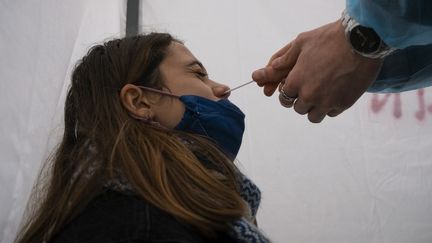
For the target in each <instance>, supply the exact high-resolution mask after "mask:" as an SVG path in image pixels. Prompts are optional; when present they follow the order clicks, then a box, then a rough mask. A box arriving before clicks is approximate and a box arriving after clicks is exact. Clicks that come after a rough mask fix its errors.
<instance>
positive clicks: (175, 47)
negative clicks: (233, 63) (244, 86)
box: [152, 42, 229, 128]
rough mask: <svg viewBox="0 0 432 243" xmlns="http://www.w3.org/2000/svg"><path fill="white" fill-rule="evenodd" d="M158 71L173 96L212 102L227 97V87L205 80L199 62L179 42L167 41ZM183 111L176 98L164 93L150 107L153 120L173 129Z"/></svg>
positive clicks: (205, 74)
mask: <svg viewBox="0 0 432 243" xmlns="http://www.w3.org/2000/svg"><path fill="white" fill-rule="evenodd" d="M159 70H160V72H161V74H162V77H163V79H164V82H165V86H166V87H167V88H168V89H169V91H170V92H171V93H172V94H175V95H177V96H182V95H196V96H201V97H204V98H207V99H210V100H215V101H216V100H219V99H220V98H227V97H228V96H229V94H224V92H225V91H227V90H228V89H229V87H228V86H226V85H223V84H220V83H217V82H215V81H213V80H211V79H209V77H208V75H207V71H206V69H205V68H204V66H203V65H202V64H201V62H199V61H198V60H197V59H196V57H194V55H193V54H192V53H191V52H190V51H189V50H188V49H187V48H186V47H185V46H184V45H183V44H181V43H178V42H172V43H171V45H170V46H169V49H168V54H167V56H166V57H165V59H164V60H163V61H162V63H161V64H160V65H159ZM184 110H185V107H184V105H183V103H182V102H181V101H180V100H179V99H177V98H174V97H169V96H164V97H163V98H162V99H160V100H159V102H157V104H155V106H153V107H152V111H153V112H154V117H153V120H155V121H157V122H159V123H160V124H161V125H163V126H165V127H168V128H174V127H175V126H176V125H177V124H178V123H179V122H180V120H181V119H182V117H183V113H184Z"/></svg>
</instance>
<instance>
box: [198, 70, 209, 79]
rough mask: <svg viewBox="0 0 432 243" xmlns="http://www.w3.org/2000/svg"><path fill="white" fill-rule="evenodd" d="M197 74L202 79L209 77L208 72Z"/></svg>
mask: <svg viewBox="0 0 432 243" xmlns="http://www.w3.org/2000/svg"><path fill="white" fill-rule="evenodd" d="M196 75H197V76H198V78H200V79H204V78H207V77H208V74H207V73H204V72H196Z"/></svg>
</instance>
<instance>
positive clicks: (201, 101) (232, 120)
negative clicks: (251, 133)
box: [174, 95, 245, 159]
mask: <svg viewBox="0 0 432 243" xmlns="http://www.w3.org/2000/svg"><path fill="white" fill-rule="evenodd" d="M179 99H180V101H182V102H183V104H184V105H185V107H186V110H185V113H184V115H183V118H182V119H181V121H180V122H179V124H177V126H176V127H175V128H174V129H176V130H181V131H185V132H190V133H194V134H199V135H203V136H206V137H208V138H210V139H211V140H212V141H213V142H215V143H216V144H217V145H218V146H219V147H220V148H221V149H222V150H223V151H224V152H225V154H226V155H227V156H228V157H229V158H230V159H235V157H236V156H237V153H238V151H239V149H240V145H241V142H242V139H243V132H244V129H245V124H244V118H245V115H244V114H243V112H242V111H241V110H240V109H239V108H238V107H237V106H236V105H234V104H233V103H231V102H230V101H229V100H228V99H221V100H218V101H213V100H209V99H206V98H203V97H200V96H194V95H184V96H180V97H179Z"/></svg>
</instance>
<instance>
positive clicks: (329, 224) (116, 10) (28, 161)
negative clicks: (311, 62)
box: [0, 0, 432, 243]
mask: <svg viewBox="0 0 432 243" xmlns="http://www.w3.org/2000/svg"><path fill="white" fill-rule="evenodd" d="M344 5H345V2H344V1H343V0H326V1H317V0H314V1H313V0H303V1H294V0H218V1H210V0H182V1H169V0H141V1H140V5H139V9H138V10H139V11H138V13H139V22H138V30H139V32H148V31H164V32H170V33H171V34H173V35H174V36H176V37H177V38H179V39H181V40H183V41H184V42H185V45H186V46H187V47H188V48H189V49H190V50H191V51H192V52H193V53H194V54H195V56H196V57H198V58H199V59H200V60H201V61H202V62H203V63H204V65H205V66H206V68H207V70H208V72H209V74H210V77H211V78H212V79H214V80H216V81H218V82H221V83H226V84H228V85H229V86H231V87H234V86H237V85H239V84H242V83H244V82H246V81H249V80H251V73H252V71H253V70H255V69H257V68H260V67H263V66H264V65H265V64H266V63H267V61H268V59H269V58H270V56H271V55H272V54H273V53H274V52H275V51H277V50H278V49H280V48H281V47H282V46H284V45H285V44H287V43H288V42H289V41H291V40H292V39H293V38H295V37H296V36H297V34H299V33H300V32H303V31H307V30H311V29H313V28H316V27H318V26H320V25H323V24H326V23H329V22H332V21H335V20H337V19H338V18H339V17H340V14H341V12H342V10H343V9H344ZM126 9H127V1H126V0H110V1H107V0H92V1H85V0H74V1H72V0H68V1H55V0H0V33H1V35H0V112H1V115H0V122H1V123H0V125H1V126H0V145H1V146H0V241H1V242H3V243H9V242H12V241H13V239H14V237H15V233H16V231H17V229H18V226H19V224H20V222H21V218H22V214H23V211H24V208H25V205H26V202H27V200H28V196H29V194H30V191H31V188H32V185H33V184H34V180H35V178H36V176H37V174H38V171H39V169H40V166H41V164H42V163H43V162H44V160H45V159H46V157H47V156H48V155H49V154H50V152H51V151H52V150H53V148H54V147H55V146H56V144H57V142H58V141H59V136H60V134H61V131H62V126H63V125H62V116H63V105H64V95H65V92H66V89H67V87H68V85H69V82H70V73H71V70H72V68H73V67H74V65H75V63H76V62H77V60H79V58H81V57H82V56H83V55H84V54H85V53H86V51H87V50H88V49H89V47H91V46H92V45H94V44H97V43H101V42H103V41H106V40H109V39H112V38H117V37H122V36H124V34H125V31H126V13H127V11H126ZM230 99H231V100H232V101H233V102H234V103H236V104H237V105H238V106H239V107H241V108H242V110H243V111H244V112H245V114H246V133H245V136H244V142H243V145H242V148H241V151H240V155H239V156H238V162H237V163H238V166H239V167H240V168H241V169H242V170H243V171H244V172H245V173H246V174H247V175H249V176H250V177H251V178H252V179H253V180H254V181H255V183H256V184H258V186H259V187H260V188H261V191H262V203H261V208H260V210H259V212H258V224H259V226H260V227H261V229H262V230H263V231H264V232H265V233H266V235H268V236H269V238H271V239H272V240H273V241H274V242H300V243H303V242H308V243H313V242H320V243H321V242H324V243H327V242H328V243H330V242H331V243H334V242H354V243H364V242H368V243H407V242H410V243H430V242H432V213H431V212H432V156H431V155H432V89H430V88H429V89H421V90H416V91H410V92H405V93H401V94H365V95H363V96H362V97H361V98H360V100H359V101H358V102H357V103H356V104H355V105H354V106H353V107H352V108H351V109H349V110H347V111H346V112H345V113H343V114H341V115H340V116H338V117H335V118H326V119H325V120H324V121H323V122H322V123H320V124H312V123H310V122H309V121H308V120H307V117H305V116H300V115H298V114H297V113H295V112H294V111H293V110H291V109H286V108H283V107H282V106H280V105H279V101H278V99H277V96H273V97H266V96H264V95H263V92H262V90H261V88H259V87H258V86H256V85H255V84H251V85H248V86H246V87H243V88H241V89H239V90H236V91H234V92H233V93H232V94H231V97H230Z"/></svg>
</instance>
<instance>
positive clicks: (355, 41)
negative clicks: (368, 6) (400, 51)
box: [341, 10, 396, 59]
mask: <svg viewBox="0 0 432 243" xmlns="http://www.w3.org/2000/svg"><path fill="white" fill-rule="evenodd" d="M341 23H342V26H343V28H344V32H345V39H346V41H347V42H348V43H349V45H350V46H351V50H352V51H353V52H355V53H357V54H359V55H361V56H364V57H367V58H371V59H383V58H385V57H386V56H388V55H390V54H391V53H393V52H394V51H395V50H396V49H395V48H391V47H389V46H388V45H387V44H386V43H385V42H384V41H383V40H382V39H381V37H380V36H379V35H378V34H377V33H376V32H375V31H374V30H373V29H372V28H369V27H366V26H362V25H360V23H358V22H357V21H356V20H355V19H354V18H352V17H351V16H350V15H349V14H348V12H347V11H346V10H344V11H343V13H342V17H341Z"/></svg>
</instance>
